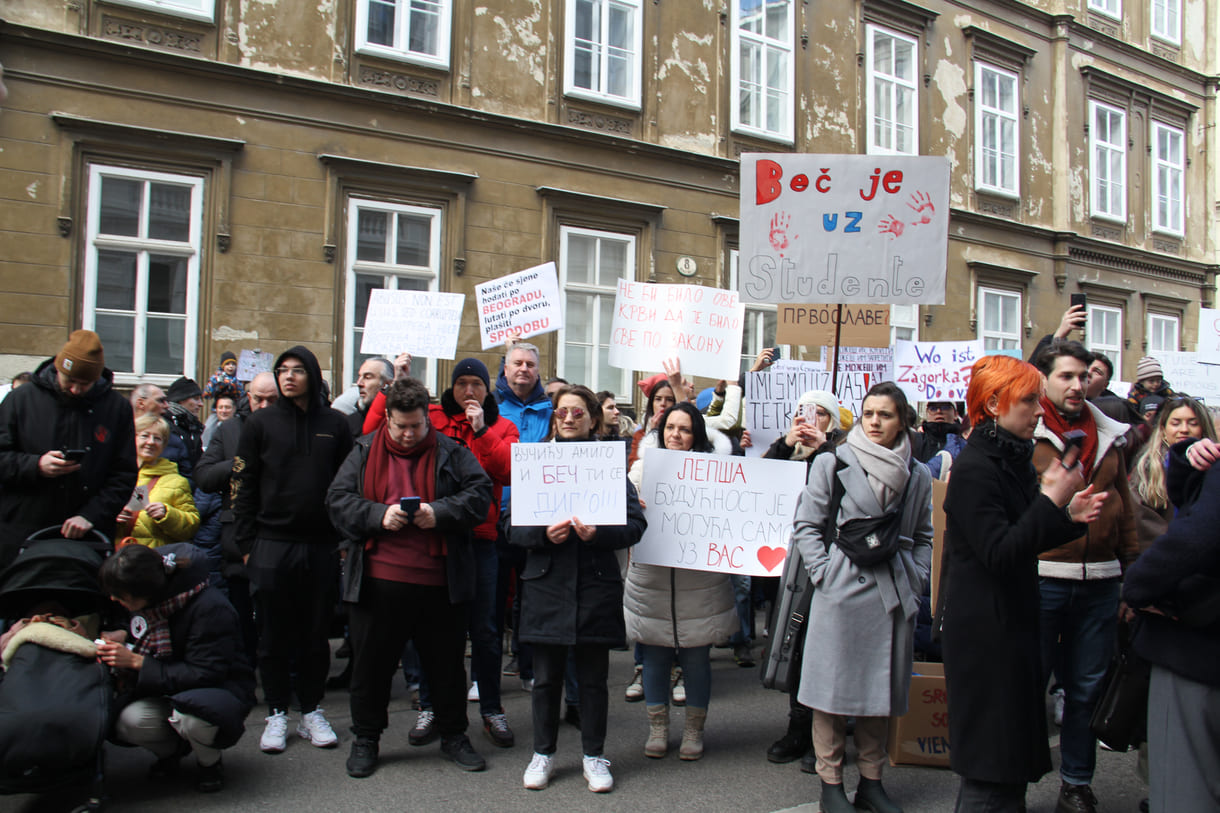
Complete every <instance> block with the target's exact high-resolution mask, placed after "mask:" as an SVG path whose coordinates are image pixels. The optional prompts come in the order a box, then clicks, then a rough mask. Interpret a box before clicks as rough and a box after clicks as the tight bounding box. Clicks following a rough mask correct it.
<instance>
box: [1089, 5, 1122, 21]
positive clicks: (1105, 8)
mask: <svg viewBox="0 0 1220 813" xmlns="http://www.w3.org/2000/svg"><path fill="white" fill-rule="evenodd" d="M1089 11H1096V12H1097V13H1098V14H1104V15H1106V16H1107V17H1113V18H1114V19H1116V20H1118V19H1121V18H1122V16H1123V3H1122V0H1089Z"/></svg>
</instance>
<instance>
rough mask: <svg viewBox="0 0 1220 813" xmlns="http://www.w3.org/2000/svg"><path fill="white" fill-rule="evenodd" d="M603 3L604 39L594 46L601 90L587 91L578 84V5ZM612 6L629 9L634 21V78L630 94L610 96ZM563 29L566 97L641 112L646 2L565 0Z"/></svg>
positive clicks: (632, 78)
mask: <svg viewBox="0 0 1220 813" xmlns="http://www.w3.org/2000/svg"><path fill="white" fill-rule="evenodd" d="M590 1H592V2H593V3H594V4H600V5H601V6H602V7H603V9H604V11H603V12H602V13H601V15H600V18H601V19H600V22H601V23H602V26H603V27H602V29H601V30H602V31H603V37H602V39H601V40H600V41H597V42H596V43H594V44H595V46H596V48H597V49H598V50H599V51H600V57H599V59H598V63H599V71H600V75H601V77H602V79H601V81H600V82H598V83H597V84H598V87H595V88H584V87H581V86H579V85H577V84H576V17H577V10H576V5H577V3H581V2H590ZM611 7H620V8H625V9H629V10H630V11H631V14H632V19H633V23H634V25H633V36H632V49H633V50H632V52H631V59H630V64H631V76H630V77H629V86H630V93H629V94H628V95H625V96H623V95H618V94H615V93H611V92H610V91H609V90H607V89H606V81H607V80H608V78H609V75H610V74H609V71H608V69H607V58H608V57H607V52H608V51H609V45H608V42H607V39H608V34H607V33H606V32H607V29H608V16H609V13H610V9H611ZM563 25H564V30H563V62H564V68H563V93H564V95H565V96H568V97H571V98H573V99H583V100H585V101H591V102H597V103H599V104H605V105H610V106H613V107H620V108H623V109H625V110H633V111H638V110H640V108H641V104H642V98H643V90H642V87H643V76H644V4H643V0H564V23H563ZM591 42H592V41H591Z"/></svg>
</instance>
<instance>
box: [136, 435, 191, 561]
mask: <svg viewBox="0 0 1220 813" xmlns="http://www.w3.org/2000/svg"><path fill="white" fill-rule="evenodd" d="M168 442H169V424H168V423H166V422H165V419H164V418H161V417H160V416H158V415H151V414H145V415H141V416H140V417H138V418H136V459H137V460H138V461H139V463H140V474H139V478H138V479H137V481H136V487H137V488H140V487H147V491H148V501H147V503H146V504H145V506H144V508H143V509H142V510H141V511H139V512H138V513H134V514H133V513H132V512H131V511H130V510H129V509H128V508H124V509H123V510H122V511H121V512H119V517H118V527H119V529H120V531H121V530H122V529H124V528H128V527H129V528H130V530H129V531H128V532H127V536H128V537H129V539H130V540H133V541H135V542H138V543H139V544H141V545H147V546H148V547H150V548H157V547H160V546H161V545H167V544H169V543H170V542H183V541H186V540H188V539H190V538H191V537H193V536H194V535H195V529H196V528H198V527H199V511H198V510H197V509H196V508H195V500H194V499H193V498H192V497H191V484H190V483H189V482H187V479H186V478H185V477H183V476H182V475H180V474H179V473H178V464H177V463H174V462H173V461H171V460H165V459H164V458H162V457H161V452H162V451H164V449H165V444H166V443H168Z"/></svg>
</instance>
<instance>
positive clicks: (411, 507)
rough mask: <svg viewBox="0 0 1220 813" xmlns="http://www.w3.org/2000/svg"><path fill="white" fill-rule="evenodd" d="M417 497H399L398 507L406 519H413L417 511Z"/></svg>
mask: <svg viewBox="0 0 1220 813" xmlns="http://www.w3.org/2000/svg"><path fill="white" fill-rule="evenodd" d="M419 505H420V499H419V497H399V498H398V507H399V508H401V509H402V511H403V513H405V514H406V515H407V519H413V518H414V517H415V512H416V511H418V510H419Z"/></svg>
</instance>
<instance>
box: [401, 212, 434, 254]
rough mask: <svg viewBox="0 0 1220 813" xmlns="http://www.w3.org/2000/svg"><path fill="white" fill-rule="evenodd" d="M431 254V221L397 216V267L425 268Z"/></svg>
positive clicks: (416, 216)
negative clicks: (415, 266) (413, 266)
mask: <svg viewBox="0 0 1220 813" xmlns="http://www.w3.org/2000/svg"><path fill="white" fill-rule="evenodd" d="M431 254H432V219H431V218H428V217H420V216H418V215H399V216H398V252H397V254H396V255H395V259H394V262H396V263H397V264H398V265H419V266H424V267H427V266H428V263H429V261H430V260H431Z"/></svg>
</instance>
